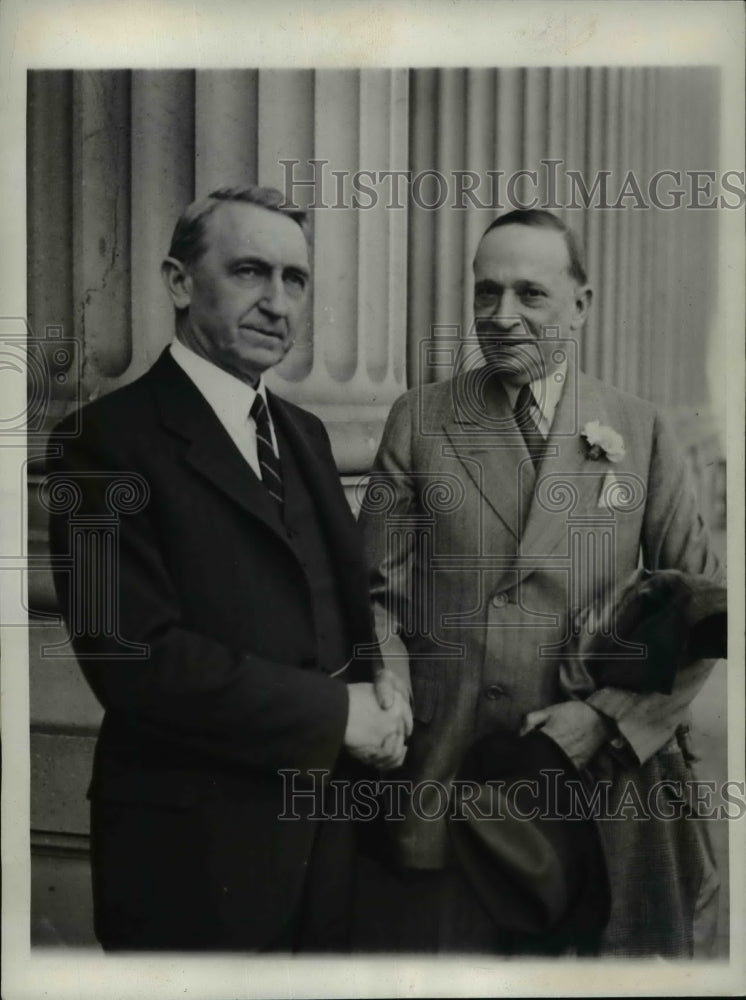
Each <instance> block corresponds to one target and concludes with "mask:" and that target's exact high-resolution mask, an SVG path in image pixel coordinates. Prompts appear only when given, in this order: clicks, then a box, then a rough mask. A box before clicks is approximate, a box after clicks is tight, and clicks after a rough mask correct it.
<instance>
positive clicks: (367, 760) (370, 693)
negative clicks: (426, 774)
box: [344, 670, 412, 771]
mask: <svg viewBox="0 0 746 1000" xmlns="http://www.w3.org/2000/svg"><path fill="white" fill-rule="evenodd" d="M347 691H348V693H349V699H350V705H349V710H348V714H347V728H346V729H345V737H344V745H345V747H346V749H347V752H348V753H350V754H351V755H352V756H353V757H356V758H357V759H358V760H361V761H362V762H363V763H364V764H370V765H372V766H373V767H377V768H378V769H379V770H380V771H392V770H394V768H397V767H401V765H402V764H403V763H404V758H405V756H406V754H407V747H406V739H407V737H408V736H411V734H412V709H411V708H410V706H409V692H408V691H407V690H406V686H405V684H404V682H403V681H401V680H400V679H399V677H397V675H396V674H395V673H394V672H393V671H391V670H382V671H381V672H380V673H379V674H378V675H377V676H376V679H375V682H374V683H373V684H350V685H348V687H347Z"/></svg>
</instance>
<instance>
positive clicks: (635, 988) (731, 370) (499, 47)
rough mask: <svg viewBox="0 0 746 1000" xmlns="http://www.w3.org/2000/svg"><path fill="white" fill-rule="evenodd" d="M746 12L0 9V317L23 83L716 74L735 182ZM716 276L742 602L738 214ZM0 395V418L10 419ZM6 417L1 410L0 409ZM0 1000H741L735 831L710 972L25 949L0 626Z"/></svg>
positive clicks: (736, 654)
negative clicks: (617, 70)
mask: <svg viewBox="0 0 746 1000" xmlns="http://www.w3.org/2000/svg"><path fill="white" fill-rule="evenodd" d="M744 42H745V32H744V8H743V6H742V4H741V3H740V2H738V0H734V2H714V3H708V2H700V3H689V2H680V0H677V2H670V3H669V2H659V3H656V4H649V3H635V2H619V0H612V2H604V3H601V2H596V3H587V2H583V0H576V2H569V3H558V2H541V3H538V2H521V3H520V4H519V3H515V2H509V0H508V2H504V0H481V2H480V0H461V2H458V0H456V2H444V0H409V2H406V0H401V2H379V3H371V2H351V0H336V2H335V0H331V2H319V0H307V2H306V3H300V2H293V3H290V2H287V0H266V2H251V0H218V2H214V3H207V2H195V3H189V2H184V0H151V2H146V0H109V2H108V3H107V2H104V0H99V2H74V0H27V2H23V0H4V2H3V3H2V5H1V6H0V110H1V111H2V121H3V123H4V128H3V141H2V150H3V151H2V156H1V157H0V219H1V220H2V232H3V233H4V234H5V241H4V248H3V258H2V265H0V316H2V317H23V316H25V315H26V301H25V289H26V279H25V269H26V253H25V246H26V239H25V220H26V215H25V211H26V196H25V167H26V139H25V113H26V99H25V88H26V71H27V69H29V68H34V69H41V68H46V69H51V68H58V69H71V68H74V69H81V68H107V69H108V68H118V67H120V68H132V69H135V68H148V69H154V68H175V67H181V68H197V69H208V68H212V67H228V66H235V67H237V68H238V67H247V66H252V67H262V66H265V67H270V66H271V67H292V66H302V67H314V68H321V67H332V66H347V67H349V66H355V67H363V66H374V65H383V66H404V67H414V66H433V67H435V66H437V67H445V66H492V65H500V66H510V65H513V66H531V65H541V66H557V65H559V66H566V65H589V66H590V65H596V66H598V65H602V66H613V65H618V66H631V65H638V64H640V65H641V64H648V65H659V66H664V65H671V66H673V65H677V66H678V65H687V64H690V65H695V64H699V65H718V66H720V67H721V70H722V80H723V91H722V93H723V106H722V113H721V122H722V129H721V132H722V147H721V150H720V155H719V159H718V160H717V162H719V164H720V165H721V166H722V168H723V169H724V170H726V169H727V170H743V169H744V121H745V120H746V116H745V109H744V48H745V45H744ZM721 218H722V222H723V224H722V227H721V230H722V232H721V252H720V262H719V267H718V275H719V301H720V309H719V313H718V317H717V322H718V323H719V324H722V325H723V326H725V328H726V332H727V345H728V348H727V349H728V372H727V378H728V382H727V396H728V442H727V445H728V484H729V485H728V510H729V512H730V516H729V527H728V554H729V559H730V565H729V588H730V606H731V608H739V607H743V605H744V586H743V568H744V566H743V555H742V553H743V551H744V532H743V509H744V506H743V504H744V496H743V485H742V484H743V471H744V345H743V328H744V315H745V311H744V288H745V286H746V278H745V272H744V238H743V236H744V214H743V212H742V211H740V212H734V211H731V212H722V213H721ZM16 383H17V386H16V387H17V389H18V395H17V396H16V397H15V398H13V397H8V398H5V399H3V401H2V403H0V405H1V406H2V407H3V408H4V411H5V412H9V413H18V412H21V411H22V410H23V407H24V405H25V393H24V389H23V385H22V384H21V380H18V379H16ZM6 408H7V409H6ZM24 460H25V453H24V449H23V448H5V447H3V448H0V488H1V491H2V511H1V513H2V521H1V522H0V525H1V526H0V553H6V554H7V553H16V552H21V551H25V532H26V525H25V524H24V523H23V520H22V517H23V514H22V512H23V509H24V507H23V505H22V504H21V502H20V496H19V495H18V484H19V483H20V482H21V478H20V470H21V467H22V463H23V461H24ZM23 583H24V581H23V579H22V575H21V574H19V573H13V574H11V573H0V621H7V620H8V613H9V609H10V612H11V613H13V615H14V618H13V620H16V618H15V615H16V611H15V609H18V608H21V607H22V606H23V601H22V600H21V593H20V588H21V586H22V585H23ZM1 639H2V651H3V654H4V655H3V673H2V733H3V750H4V763H5V767H4V770H3V779H4V780H3V787H2V817H3V837H2V847H3V872H2V874H3V927H2V950H3V955H2V958H3V962H2V967H3V997H4V998H5V1000H20V998H26V997H28V998H29V1000H39V998H41V997H44V996H49V997H54V998H55V1000H65V998H67V997H70V998H73V997H75V998H76V1000H78V998H82V997H96V998H103V997H116V998H125V997H128V998H129V997H143V998H147V1000H157V998H160V997H169V998H173V997H176V996H178V997H184V998H190V997H193V998H197V1000H208V998H213V997H214V998H228V997H231V998H234V997H253V996H263V997H285V996H287V997H302V996H325V997H337V996H348V997H352V996H361V997H362V996H366V997H367V996H369V997H378V996H413V997H417V996H454V997H455V996H498V995H499V996H527V995H530V996H553V995H566V996H593V995H608V996H630V995H636V994H637V995H646V996H679V995H695V996H709V995H713V996H715V995H718V994H723V995H740V994H741V993H743V992H744V990H745V989H746V958H745V954H746V949H744V948H742V947H741V945H740V942H743V941H745V940H746V919H745V909H744V904H745V898H744V897H745V895H746V893H745V892H744V887H745V886H746V867H745V860H746V850H745V849H744V848H745V847H746V838H745V836H744V827H745V826H746V821H744V820H741V821H740V822H738V823H732V824H731V828H730V837H731V850H730V859H731V941H732V954H731V959H730V961H729V962H723V963H711V962H708V963H691V962H686V963H672V962H666V961H663V960H658V961H653V962H644V963H637V962H632V961H629V960H625V961H623V962H612V961H611V960H609V959H603V960H601V961H598V962H575V961H573V962H567V961H565V962H557V961H546V962H541V961H531V962H530V963H521V962H517V961H505V960H499V959H496V960H494V961H491V960H489V959H487V958H485V957H483V956H475V957H473V958H470V957H466V958H459V959H453V958H448V959H440V958H431V957H427V958H423V959H422V960H417V961H415V960H410V959H395V958H377V959H367V958H360V957H357V956H353V957H351V958H350V959H349V960H346V959H344V960H343V959H320V958H314V959H307V958H298V959H289V958H286V957H268V958H265V957H262V958H254V957H247V958H241V957H230V958H225V959H221V958H215V957H209V958H192V957H184V956H173V957H171V956H163V955H160V956H158V957H140V956H138V957H132V958H112V957H105V956H103V955H98V954H95V953H93V952H91V951H87V950H76V949H60V950H54V951H43V950H40V949H36V948H35V949H34V950H33V952H31V951H30V948H29V894H30V869H29V833H28V827H29V735H28V717H29V697H28V639H27V635H26V630H25V629H23V628H18V627H15V628H7V627H6V628H4V629H2V635H1ZM729 643H730V646H729V648H730V659H729V671H728V674H729V688H728V694H729V700H728V704H729V717H728V725H729V777H730V778H732V779H734V780H740V781H743V780H744V760H743V748H744V712H743V708H744V704H745V703H746V698H745V691H744V641H743V621H737V620H736V621H734V620H733V618H732V620H731V628H730V635H729Z"/></svg>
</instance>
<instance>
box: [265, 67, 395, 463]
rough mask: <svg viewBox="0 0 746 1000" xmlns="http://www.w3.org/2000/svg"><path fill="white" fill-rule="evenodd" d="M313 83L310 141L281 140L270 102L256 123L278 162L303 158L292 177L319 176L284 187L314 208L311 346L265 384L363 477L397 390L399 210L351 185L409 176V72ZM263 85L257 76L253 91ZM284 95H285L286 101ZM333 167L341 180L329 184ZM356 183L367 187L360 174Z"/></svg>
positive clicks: (308, 92) (300, 346) (296, 351)
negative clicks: (307, 413) (321, 425)
mask: <svg viewBox="0 0 746 1000" xmlns="http://www.w3.org/2000/svg"><path fill="white" fill-rule="evenodd" d="M282 80H283V83H286V81H285V79H284V77H283V78H282ZM310 82H312V84H313V86H309V81H306V80H303V79H300V78H299V79H298V86H299V87H302V88H303V95H304V97H303V98H302V100H305V101H306V103H307V102H308V101H309V100H311V101H312V102H313V103H312V106H311V107H308V108H307V116H306V117H307V121H308V122H312V123H314V131H313V144H312V146H311V144H310V142H309V137H308V136H307V135H304V136H303V140H304V141H302V142H301V143H300V144H299V143H297V142H296V144H295V146H294V147H291V144H290V142H289V141H283V140H282V136H281V135H280V133H281V132H284V130H285V129H286V128H287V125H286V123H283V122H282V118H281V115H280V114H279V107H280V106H279V105H277V104H275V105H274V106H273V108H272V111H273V113H269V107H268V113H267V114H266V116H265V117H264V122H265V125H264V137H263V138H264V148H265V149H272V150H274V151H275V156H276V159H277V160H280V159H283V158H285V159H287V158H295V159H297V160H300V161H301V162H300V163H298V164H296V165H295V167H294V170H295V173H294V174H293V175H292V176H293V178H294V179H301V180H309V179H312V178H314V177H315V178H317V180H318V181H319V183H318V186H317V188H312V187H310V186H300V185H298V186H296V187H294V188H293V194H294V196H295V197H294V198H293V200H294V201H295V202H296V203H300V200H301V196H303V195H304V194H305V197H306V204H309V203H310V204H314V203H315V204H316V205H317V206H318V207H316V208H315V209H314V211H313V212H312V223H313V250H314V282H313V284H314V288H313V301H312V304H311V310H310V312H311V316H312V329H313V341H312V343H309V342H308V341H304V340H303V339H302V338H299V343H297V344H296V345H295V347H294V348H293V351H292V352H291V353H290V355H289V356H288V358H287V360H286V361H285V362H283V364H282V365H281V366H278V368H277V369H276V370H275V371H273V372H270V373H269V374H268V382H269V384H270V385H272V387H273V388H276V389H277V391H278V392H279V393H280V394H281V395H286V396H288V397H289V398H292V399H293V400H294V401H295V402H298V403H300V404H301V405H303V406H306V407H308V408H309V409H311V410H312V411H313V412H315V413H316V414H317V415H318V416H320V417H321V418H322V419H323V420H324V422H325V424H326V427H327V430H328V431H329V435H330V437H331V441H332V447H333V449H334V454H335V458H336V460H337V464H338V466H339V468H340V471H341V472H343V473H346V472H350V473H352V472H363V471H366V470H367V469H368V467H369V466H370V463H371V461H372V459H373V456H374V454H375V450H376V448H377V446H378V441H379V439H380V435H381V432H382V430H383V424H384V422H385V419H386V416H387V415H388V411H389V408H390V406H391V404H392V403H393V401H394V400H395V399H396V397H397V396H398V395H400V394H401V392H403V391H404V389H405V382H404V377H405V376H404V355H405V349H406V338H405V323H406V309H407V301H406V288H407V286H406V233H407V230H406V224H407V210H406V207H405V206H404V204H402V207H401V208H391V207H389V202H390V200H391V199H389V197H388V189H387V188H385V187H384V188H383V190H380V186H379V185H377V184H374V185H373V186H374V187H375V188H376V189H377V194H378V197H377V198H376V199H373V198H371V197H368V196H367V195H365V194H364V193H362V191H361V189H360V184H359V183H358V184H357V185H356V184H355V183H353V182H352V179H351V178H352V175H354V174H356V173H357V172H358V171H372V172H374V174H375V176H376V177H378V175H379V172H380V171H385V170H392V171H395V170H405V169H406V167H407V146H406V135H407V110H408V103H407V95H408V88H407V76H406V73H405V72H404V71H401V70H393V71H388V70H362V71H345V72H339V71H318V72H316V73H315V74H314V76H313V79H312V81H310ZM263 87H264V73H263V72H261V73H260V95H262V93H263ZM267 100H268V101H269V97H268V98H267ZM289 100H290V97H289V95H288V94H287V93H284V94H283V102H287V101H289ZM275 128H276V129H277V133H276V132H275V131H274V129H275ZM299 148H300V153H299V152H298V149H299ZM291 149H294V150H295V152H294V153H291ZM311 160H314V161H315V164H312V163H310V161H311ZM323 161H328V165H325V164H324V163H323ZM270 166H271V170H272V176H273V177H278V179H277V180H276V181H274V183H275V184H277V185H278V186H283V185H284V186H286V185H285V184H284V182H285V181H286V179H287V176H288V174H287V173H286V174H285V177H279V176H278V174H277V172H276V171H275V166H274V163H273V164H271V165H270V164H269V163H268V164H267V168H268V173H269V172H270V171H269V168H270ZM260 169H261V161H260ZM286 169H287V168H286ZM332 169H333V170H335V171H339V172H340V176H338V177H332V176H331V173H330V171H331V170H332ZM363 181H364V183H365V184H367V185H368V186H371V182H370V179H369V178H368V179H367V180H366V179H365V178H363ZM354 198H357V204H358V206H359V207H357V208H355V207H354V206H355V201H353V200H352V199H354ZM314 199H315V202H314ZM334 206H337V207H334Z"/></svg>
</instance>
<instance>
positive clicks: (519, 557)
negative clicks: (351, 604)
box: [361, 210, 718, 955]
mask: <svg viewBox="0 0 746 1000" xmlns="http://www.w3.org/2000/svg"><path fill="white" fill-rule="evenodd" d="M474 280H475V291H474V313H475V319H476V332H477V339H478V343H479V347H480V348H481V353H482V355H483V359H484V362H485V363H484V365H483V366H481V367H479V368H477V369H471V370H463V371H461V372H460V373H457V374H456V375H455V376H454V377H453V378H452V379H450V380H448V381H443V382H439V383H435V384H431V385H426V386H423V387H422V388H419V389H414V390H412V391H410V392H408V393H406V394H405V395H404V396H402V397H401V398H400V399H399V400H397V402H396V403H395V404H394V407H393V408H392V411H391V414H390V417H389V420H388V423H387V426H386V429H385V432H384V435H383V440H382V442H381V446H380V450H379V453H378V456H377V459H376V462H375V465H374V469H373V474H372V477H371V480H370V483H369V486H368V491H367V495H366V500H365V502H364V504H363V508H362V513H361V522H362V525H363V528H364V532H365V536H366V544H367V548H368V554H369V562H370V565H371V567H372V595H373V598H374V602H375V609H376V619H377V628H378V633H379V639H380V640H381V642H382V649H383V650H384V653H385V656H386V658H387V662H388V663H389V664H390V665H391V666H392V668H393V669H395V670H398V671H399V675H400V678H401V686H402V689H403V690H411V694H412V699H413V712H414V717H415V729H414V733H413V736H412V739H411V740H410V744H409V752H408V756H407V761H406V763H405V766H404V768H403V770H402V772H401V776H402V777H403V778H406V779H409V780H410V781H411V782H412V783H413V787H415V786H417V785H418V784H420V783H422V782H427V784H426V785H422V787H421V793H420V794H419V795H418V797H417V800H416V801H412V800H410V801H409V802H408V803H407V805H406V807H405V809H404V819H403V820H402V821H400V822H392V823H391V824H389V833H390V834H391V837H392V838H393V841H394V856H395V859H396V863H397V864H398V866H399V869H398V873H397V872H396V871H394V870H392V871H391V872H390V873H389V877H390V879H391V882H390V884H389V886H388V887H387V889H386V893H387V894H388V895H389V896H390V897H391V896H392V895H393V894H394V893H396V892H399V893H400V900H399V902H398V903H396V904H395V905H394V909H395V910H396V912H397V913H399V914H401V915H402V919H401V922H400V924H398V925H397V927H396V929H394V931H393V935H392V936H393V937H396V935H397V934H400V935H406V934H407V931H406V928H407V927H417V928H418V929H419V930H418V932H417V933H416V934H415V935H414V937H410V939H409V940H410V945H411V947H412V948H415V949H420V948H422V949H425V950H464V949H470V950H471V949H477V950H484V951H494V950H496V949H498V950H499V949H501V948H503V947H504V946H505V943H504V940H503V941H501V942H498V940H497V938H496V935H495V931H494V928H493V927H492V925H491V924H490V921H489V919H488V918H487V917H486V914H485V913H484V911H482V909H481V908H480V907H479V906H478V904H476V903H475V901H474V898H473V893H471V891H470V888H469V886H468V885H467V884H466V883H465V881H464V879H463V878H462V877H461V875H460V873H459V871H458V869H457V868H456V867H455V865H454V858H453V853H452V851H451V845H450V841H449V836H448V818H447V815H444V814H443V810H442V808H441V807H442V795H443V791H442V790H443V789H445V790H446V792H447V791H448V789H449V787H450V785H451V782H452V780H453V778H454V775H455V774H456V773H457V772H458V770H459V765H460V762H461V760H462V759H463V757H464V755H465V753H466V751H467V750H468V748H469V746H470V745H471V744H472V743H473V742H474V741H475V740H476V739H478V738H479V737H480V736H482V735H484V734H486V733H489V732H493V731H506V732H508V733H514V734H519V733H524V732H527V731H528V730H531V729H534V728H537V727H541V728H542V729H543V732H544V733H545V734H546V735H547V736H549V737H551V738H552V739H553V740H554V741H555V742H556V743H557V744H558V745H559V747H560V748H561V749H562V750H563V751H564V752H565V754H566V755H567V757H568V758H569V760H570V761H571V762H572V764H573V765H574V766H575V767H576V768H577V769H578V770H579V771H580V772H581V773H582V775H583V780H584V781H587V782H588V787H589V789H593V788H594V787H595V786H597V784H598V782H599V781H600V780H601V779H602V778H607V779H609V780H610V781H611V788H612V791H611V801H610V803H609V810H610V811H611V813H613V812H614V810H615V809H618V808H621V806H620V803H621V802H622V797H623V794H624V790H625V789H627V790H629V788H630V787H632V789H633V791H635V790H637V791H638V792H641V793H642V794H643V799H644V793H645V790H646V789H648V788H649V787H650V786H651V785H652V784H653V783H654V782H655V781H658V780H664V779H676V780H682V779H685V778H687V777H691V772H690V770H689V768H688V760H689V758H688V750H687V747H686V742H685V740H686V737H685V722H686V716H687V709H688V705H689V703H690V702H691V700H692V698H693V697H694V695H695V694H696V692H697V691H698V690H699V688H700V687H701V685H702V684H703V683H704V680H705V678H706V676H707V674H708V672H709V670H710V669H711V667H712V661H700V662H698V663H695V664H693V665H692V666H691V667H688V668H687V669H686V670H685V671H682V673H681V675H680V676H679V677H678V678H677V682H676V685H675V687H674V690H673V692H672V694H670V695H662V694H634V693H632V692H629V691H623V690H621V689H612V688H602V689H600V690H597V691H594V692H593V693H592V694H590V695H589V696H588V697H586V698H579V697H575V696H573V692H572V690H571V688H570V687H568V683H566V681H567V676H569V673H570V672H569V671H567V668H566V663H565V664H564V665H563V659H564V658H565V657H566V656H567V655H568V653H567V651H568V649H570V648H571V647H572V641H571V640H572V637H573V634H574V631H575V630H576V628H577V623H578V622H579V621H580V620H582V617H583V613H584V610H585V609H587V608H588V607H589V605H590V604H592V603H593V602H594V601H595V600H596V599H597V598H598V597H599V596H600V597H604V596H608V594H609V593H610V592H611V591H612V589H613V588H614V587H616V586H618V585H620V584H621V583H622V582H623V581H625V580H626V578H627V577H628V576H629V575H630V573H632V572H633V571H634V570H635V568H636V567H637V566H638V560H639V559H640V558H641V559H642V560H643V562H644V565H645V566H647V567H648V568H652V569H657V568H666V567H673V568H677V569H681V570H684V571H686V572H689V573H697V574H706V575H708V576H714V575H716V573H717V572H718V567H717V560H716V558H715V556H714V554H713V551H712V548H711V545H710V542H709V538H708V533H707V530H706V528H705V527H704V525H703V523H702V520H701V518H700V517H699V515H698V513H697V506H696V503H695V498H694V494H693V492H692V489H691V486H690V484H689V482H688V480H687V477H686V473H685V466H684V463H683V460H682V457H681V456H680V455H679V453H678V451H677V449H676V447H675V443H674V440H673V437H672V435H671V432H670V431H669V430H668V429H667V428H666V425H665V423H664V422H663V420H662V419H661V417H660V415H659V414H658V412H657V411H656V409H655V407H654V406H652V405H651V404H650V403H648V402H645V401H643V400H640V399H636V398H634V397H632V396H630V395H628V394H626V393H623V392H619V391H617V390H616V389H614V388H612V387H611V386H608V385H605V384H603V383H601V382H599V381H597V380H596V379H594V378H591V377H590V376H588V375H586V374H584V373H583V372H581V371H579V370H578V368H577V352H576V350H575V347H576V342H577V338H578V337H579V336H580V334H581V330H582V327H583V325H584V323H585V320H586V317H587V315H588V310H589V308H590V305H591V299H592V291H591V288H590V286H589V284H588V281H587V277H586V273H585V268H584V264H583V261H582V256H581V252H580V249H579V246H578V243H577V240H576V239H575V237H574V235H573V234H572V232H571V231H570V230H568V229H567V228H566V227H565V226H564V224H563V223H562V222H561V221H560V220H559V219H558V218H557V217H555V216H553V215H552V214H550V213H548V212H544V211H535V210H534V211H517V212H511V213H510V214H508V215H505V216H502V217H500V218H498V219H497V220H496V221H495V222H494V223H493V224H492V225H491V226H490V227H489V228H488V229H487V231H486V232H485V234H484V235H483V237H482V239H481V241H480V243H479V246H478V249H477V252H476V256H475V259H474ZM441 346H443V345H442V344H441ZM447 346H452V345H447ZM465 350H466V345H464V351H465ZM622 817H624V813H622ZM599 827H600V829H601V833H602V837H603V839H604V844H605V848H606V859H607V865H608V868H609V874H610V880H611V907H612V910H611V919H610V921H609V924H608V927H607V929H606V932H605V936H604V939H603V943H602V950H603V951H604V952H606V953H617V954H625V955H630V954H651V953H659V954H665V955H683V954H690V953H691V952H692V949H693V947H694V942H695V939H696V937H697V935H698V933H699V926H700V924H701V919H700V918H701V916H702V913H703V911H704V910H705V909H706V908H707V906H708V905H710V906H712V904H713V901H714V898H715V895H716V887H717V878H716V875H715V873H714V871H713V868H712V865H711V862H710V858H709V853H708V847H707V843H706V837H705V836H704V834H703V832H702V830H701V829H700V828H699V827H698V826H697V825H696V824H695V823H694V822H692V823H689V824H686V823H678V824H676V823H668V824H666V823H663V822H660V821H656V820H654V819H653V820H650V821H637V822H635V821H632V820H626V821H622V822H619V821H618V820H614V821H611V820H610V821H608V822H600V823H599ZM382 877H383V876H382ZM386 893H382V896H383V904H382V905H385V903H386ZM417 899H419V900H426V901H427V903H426V912H420V910H418V905H419V904H418V903H417ZM394 919H395V918H394ZM379 926H380V925H379ZM423 927H427V929H426V930H423ZM537 944H538V945H539V948H540V942H539V943H537ZM383 946H384V947H386V946H389V945H388V944H387V943H385V942H384V943H383ZM404 947H406V945H404Z"/></svg>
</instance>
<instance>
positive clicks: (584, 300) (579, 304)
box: [570, 285, 593, 330]
mask: <svg viewBox="0 0 746 1000" xmlns="http://www.w3.org/2000/svg"><path fill="white" fill-rule="evenodd" d="M592 302H593V289H592V288H591V286H590V285H580V286H579V287H578V288H577V289H576V291H575V316H574V318H573V321H572V323H571V324H570V329H571V330H580V329H581V328H582V326H583V324H584V323H585V321H586V319H587V318H588V313H589V312H590V310H591V303H592Z"/></svg>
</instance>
